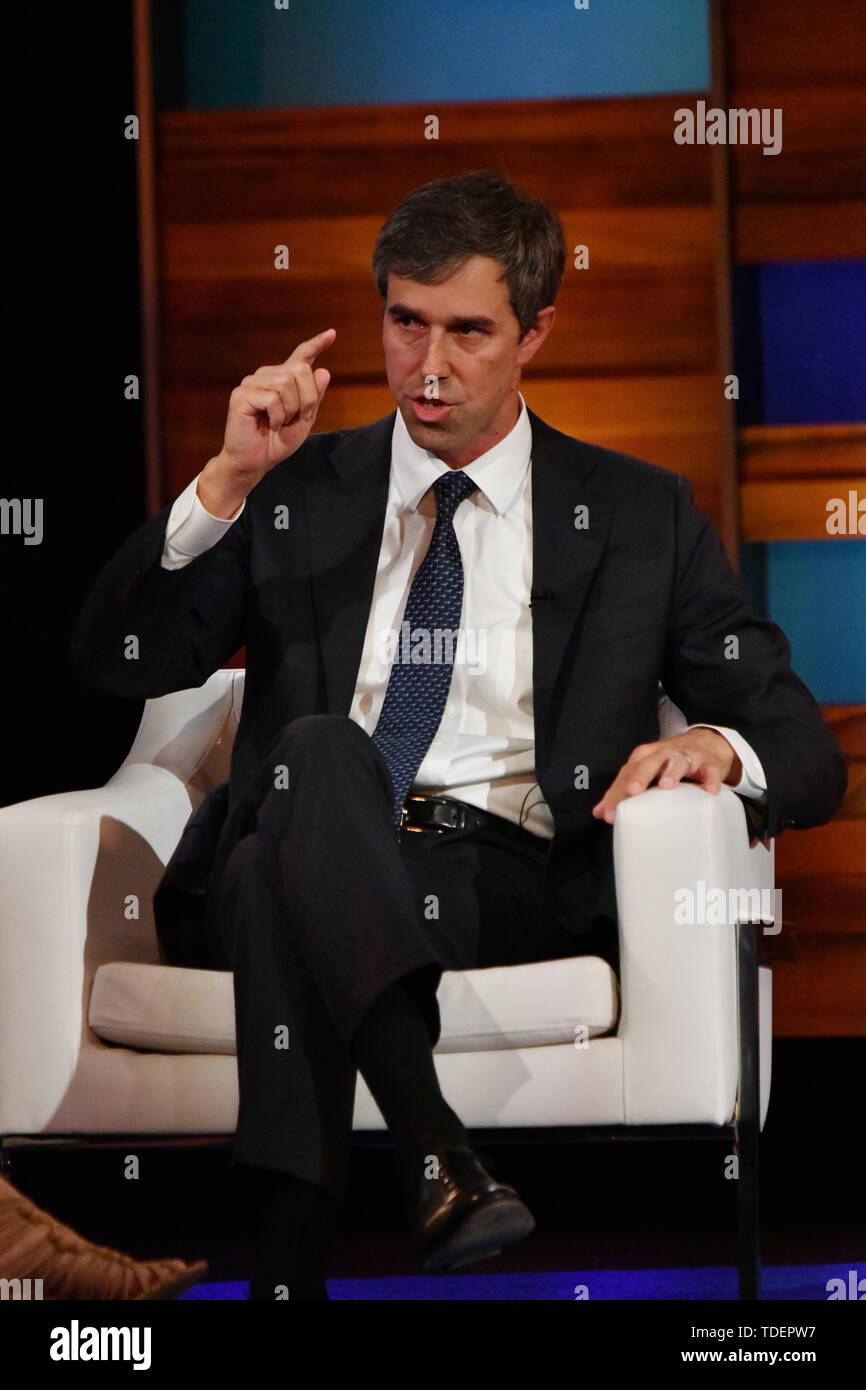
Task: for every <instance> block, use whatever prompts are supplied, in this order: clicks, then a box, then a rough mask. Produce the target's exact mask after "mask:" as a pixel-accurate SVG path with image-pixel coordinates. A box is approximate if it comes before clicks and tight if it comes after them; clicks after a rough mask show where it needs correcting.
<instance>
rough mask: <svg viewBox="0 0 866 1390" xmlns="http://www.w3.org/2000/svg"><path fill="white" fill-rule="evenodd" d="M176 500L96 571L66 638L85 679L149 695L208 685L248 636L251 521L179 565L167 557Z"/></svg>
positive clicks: (242, 518)
mask: <svg viewBox="0 0 866 1390" xmlns="http://www.w3.org/2000/svg"><path fill="white" fill-rule="evenodd" d="M171 505H172V504H169V505H168V506H166V507H164V508H163V509H162V511H160V512H158V513H157V514H156V516H154V517H153V518H152V519H151V520H150V521H148V522H145V524H144V525H143V526H141V527H140V528H139V529H138V530H137V531H135V532H133V534H132V535H131V536H129V537H128V538H127V540H126V541H125V542H124V543H123V545H122V546H121V547H120V550H119V551H118V552H117V554H116V555H115V556H114V557H113V559H111V560H110V561H109V562H108V564H107V565H105V567H104V568H103V570H102V571H101V573H100V574H99V575H98V577H97V579H96V581H95V583H94V585H93V587H92V589H91V590H90V593H89V594H88V595H87V598H86V599H85V602H84V605H83V607H82V610H81V613H80V614H79V617H78V620H77V622H76V624H75V627H74V628H73V630H72V635H71V638H70V643H69V653H70V659H71V661H72V665H73V667H74V669H75V671H76V673H77V674H78V676H79V677H80V679H81V680H82V681H84V682H85V683H86V684H88V685H93V686H96V687H97V688H98V689H100V690H106V691H108V692H109V693H110V694H115V695H128V696H131V697H134V698H137V699H153V698H155V697H156V696H159V695H168V694H170V693H171V692H172V691H174V690H186V689H189V688H191V687H194V686H200V685H203V684H204V682H205V681H206V680H207V679H208V677H209V676H211V675H212V674H213V672H214V671H216V670H218V668H219V667H220V666H224V665H225V664H226V662H228V661H229V660H230V659H231V657H232V656H233V655H234V653H235V652H236V651H237V650H238V648H240V647H242V646H243V644H244V641H245V635H244V634H245V614H246V603H247V589H248V576H249V548H250V522H249V508H248V507H245V508H244V509H243V511H242V512H241V514H240V515H239V516H238V517H237V519H236V520H235V521H234V522H233V523H232V525H231V527H229V529H228V530H227V531H226V533H225V535H224V536H223V537H222V539H220V540H219V541H217V543H216V544H215V545H213V546H212V547H211V548H210V549H208V550H207V551H205V552H204V553H203V554H201V555H198V556H196V557H195V558H194V559H192V560H190V562H189V563H188V564H185V565H184V566H183V567H182V568H180V569H176V570H170V569H165V568H163V566H162V564H161V558H162V553H163V544H164V540H165V534H166V527H167V525H168V519H169V513H170V512H171Z"/></svg>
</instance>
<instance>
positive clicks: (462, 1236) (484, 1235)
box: [422, 1197, 535, 1274]
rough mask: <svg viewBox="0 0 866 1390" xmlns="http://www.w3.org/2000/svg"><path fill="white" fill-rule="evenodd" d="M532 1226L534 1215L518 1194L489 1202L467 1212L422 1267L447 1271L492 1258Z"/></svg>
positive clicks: (436, 1271) (441, 1272)
mask: <svg viewBox="0 0 866 1390" xmlns="http://www.w3.org/2000/svg"><path fill="white" fill-rule="evenodd" d="M533 1230H535V1218H534V1217H533V1215H532V1213H531V1212H530V1211H529V1210H528V1209H527V1208H526V1207H525V1206H524V1205H523V1203H522V1202H521V1201H520V1199H519V1198H517V1197H514V1198H511V1199H508V1200H505V1201H502V1202H487V1203H485V1204H483V1205H482V1206H480V1207H477V1208H476V1209H475V1210H470V1211H469V1212H468V1213H467V1215H466V1218H465V1220H464V1221H463V1223H462V1225H460V1226H459V1227H458V1229H457V1230H456V1231H454V1232H453V1233H452V1234H451V1235H450V1236H449V1237H448V1239H447V1240H446V1241H445V1243H444V1244H443V1245H440V1246H438V1247H437V1249H436V1250H434V1251H432V1253H431V1254H429V1255H428V1256H427V1258H426V1259H425V1260H424V1262H423V1265H422V1268H423V1269H424V1271H425V1273H427V1274H445V1273H447V1272H448V1270H451V1269H459V1268H461V1267H462V1266H463V1265H468V1264H475V1262H476V1261H478V1260H489V1259H490V1258H491V1257H492V1256H493V1255H498V1254H499V1253H500V1251H501V1250H502V1249H503V1247H504V1246H506V1245H513V1244H514V1243H515V1241H518V1240H523V1237H524V1236H528V1235H529V1233H530V1231H533Z"/></svg>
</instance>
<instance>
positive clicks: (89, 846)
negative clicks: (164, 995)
mask: <svg viewBox="0 0 866 1390" xmlns="http://www.w3.org/2000/svg"><path fill="white" fill-rule="evenodd" d="M190 810H191V802H190V795H189V792H188V791H187V788H186V786H185V784H184V783H183V782H182V781H181V780H180V779H179V778H178V777H177V776H175V774H174V773H173V772H170V771H169V770H168V769H166V768H161V767H153V766H148V765H147V764H143V763H135V764H131V765H124V767H122V768H121V769H120V771H119V772H117V773H116V774H115V776H114V777H113V778H112V779H111V780H110V781H109V782H108V783H107V784H106V786H104V787H99V788H94V789H92V790H87V791H74V792H61V793H60V794H58V795H54V796H43V797H36V798H34V799H33V800H30V801H23V802H20V803H19V804H18V805H14V806H6V807H3V808H0V1134H10V1133H16V1132H20V1133H27V1134H33V1133H38V1132H39V1131H40V1130H41V1129H42V1128H43V1127H44V1126H45V1124H46V1123H47V1121H48V1120H49V1119H50V1117H51V1115H52V1114H53V1113H54V1111H55V1110H56V1108H57V1106H58V1104H59V1103H60V1101H61V1100H62V1098H63V1094H64V1091H65V1090H66V1087H67V1085H68V1083H69V1081H70V1078H71V1077H72V1075H73V1073H74V1071H75V1068H76V1065H77V1062H78V1055H79V1051H80V1048H81V1045H82V1042H83V1041H84V1040H87V1039H89V1036H90V1035H89V1030H88V1028H87V1022H86V1019H87V1000H88V996H89V991H90V982H91V979H92V977H93V973H94V971H95V970H96V968H97V966H98V965H100V964H102V963H103V962H104V961H110V960H140V961H148V962H154V961H156V960H157V959H158V951H157V942H156V934H155V931H154V927H153V914H152V894H153V890H154V889H155V887H156V884H157V882H158V880H159V878H160V876H161V874H162V870H163V867H164V865H165V863H166V862H167V860H168V858H169V857H170V855H171V853H172V851H173V849H174V847H175V845H176V844H177V841H178V839H179V838H180V835H181V833H182V830H183V827H184V825H185V824H186V822H187V820H188V819H189V815H190ZM130 895H135V897H136V898H137V899H138V907H137V912H138V915H137V917H136V916H135V915H132V914H133V913H134V907H132V906H131V905H130Z"/></svg>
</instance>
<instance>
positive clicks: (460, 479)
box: [372, 469, 476, 826]
mask: <svg viewBox="0 0 866 1390" xmlns="http://www.w3.org/2000/svg"><path fill="white" fill-rule="evenodd" d="M475 487H476V484H475V483H473V481H472V479H471V478H470V477H468V476H467V474H466V473H464V472H463V471H462V469H455V470H454V471H453V472H449V473H443V474H442V476H441V478H437V479H436V482H435V483H434V484H433V491H434V492H435V494H436V525H435V527H434V528H433V535H432V536H431V538H430V546H429V549H428V551H427V554H426V555H425V556H424V559H423V560H422V561H421V564H420V565H419V566H418V569H417V571H416V574H415V578H414V579H413V580H412V587H411V588H410V590H409V596H408V598H407V600H406V609H405V612H404V614H403V625H402V627H401V632H400V634H399V635H398V641H397V650H396V653H395V655H394V664H393V665H392V667H391V675H390V677H389V680H388V689H387V690H386V691H385V700H384V703H383V705H382V712H381V714H380V715H379V722H378V723H377V725H376V727H375V729H374V730H373V734H372V738H373V742H374V743H375V744H376V745H377V746H378V747H379V749H380V750H381V752H382V754H383V756H384V758H385V761H386V763H387V764H388V768H389V771H390V773H391V778H392V781H393V783H394V824H395V825H398V826H399V824H400V813H401V811H402V809H403V802H404V801H405V800H406V794H407V792H408V791H409V788H410V786H411V785H412V782H413V781H414V779H415V776H416V774H417V772H418V769H419V767H420V766H421V764H422V762H423V761H424V757H425V754H426V753H427V750H428V748H429V747H430V744H431V743H432V742H433V739H434V738H435V737H436V730H437V729H438V728H439V725H440V723H441V722H442V714H443V712H444V709H445V701H446V700H447V698H448V691H449V688H450V686H451V677H452V675H453V672H454V661H453V658H454V651H455V649H456V647H457V629H458V628H459V626H460V613H461V609H462V606H463V562H462V560H461V558H460V547H459V546H458V544H457V534H456V532H455V530H454V513H455V512H456V510H457V508H458V506H459V505H460V503H461V502H462V501H463V499H464V497H468V496H469V494H470V493H471V492H474V491H475ZM407 624H408V635H409V638H410V642H409V643H408V644H405V643H404V642H403V640H402V634H403V633H404V632H406V631H407ZM437 630H438V631H439V632H440V634H444V640H443V638H442V636H441V635H440V638H439V640H438V642H437V641H436V636H435V634H436V632H437ZM449 636H450V640H449ZM407 656H408V658H409V659H408V660H407V659H406V658H407Z"/></svg>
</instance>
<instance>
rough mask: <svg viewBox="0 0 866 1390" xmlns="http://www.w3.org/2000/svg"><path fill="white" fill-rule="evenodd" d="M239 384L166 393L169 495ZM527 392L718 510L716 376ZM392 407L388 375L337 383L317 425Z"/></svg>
mask: <svg viewBox="0 0 866 1390" xmlns="http://www.w3.org/2000/svg"><path fill="white" fill-rule="evenodd" d="M236 384H237V383H236V382H231V383H226V385H225V387H224V388H220V389H207V390H202V389H195V390H185V389H182V388H181V389H178V388H173V389H171V390H169V391H167V392H166V393H165V421H166V435H167V438H168V439H169V440H170V441H171V449H170V487H169V491H168V494H167V496H166V498H165V500H166V501H168V500H169V498H170V497H173V496H176V495H177V494H178V492H180V491H181V490H182V489H183V488H184V487H185V486H186V484H187V483H188V482H189V480H190V478H192V477H194V476H195V474H196V473H197V472H198V471H199V469H200V468H202V467H203V466H204V464H205V463H206V462H207V460H208V458H210V457H211V456H212V455H213V454H215V453H217V452H218V450H219V448H220V444H221V442H222V435H223V429H224V426H225V415H226V409H227V406H228V397H229V394H230V392H231V390H232V388H233V386H234V385H236ZM523 393H524V397H525V399H526V401H527V404H528V405H529V406H530V408H531V409H533V410H535V411H536V413H537V414H539V415H540V416H541V417H542V419H544V420H546V421H547V422H548V423H549V424H551V425H553V426H554V428H555V429H560V430H562V431H563V432H564V433H566V434H570V435H573V436H574V437H575V438H578V439H583V440H586V441H587V442H590V443H594V444H601V445H603V446H604V447H606V448H610V449H617V450H620V451H621V452H623V453H628V454H632V455H634V456H636V457H638V458H644V459H647V460H648V462H650V463H656V464H658V465H659V466H660V467H663V468H671V469H673V470H674V471H676V472H681V473H684V474H686V475H687V476H688V477H689V478H691V479H692V482H693V484H694V488H695V498H696V501H697V503H698V505H699V506H700V507H702V508H704V509H705V510H707V511H708V512H709V513H710V514H711V515H713V514H714V513H715V511H716V509H717V507H718V505H719V494H718V435H717V433H716V431H715V430H714V428H713V416H712V412H713V409H714V408H717V402H716V396H717V394H718V392H717V389H716V380H715V377H714V376H711V375H709V374H707V375H705V376H691V377H681V376H670V377H666V376H663V377H614V378H604V377H589V378H544V377H542V378H534V379H532V380H527V381H525V382H524V384H523ZM393 409H394V398H393V396H392V395H391V392H390V390H389V389H388V387H387V385H386V384H385V383H384V382H379V383H377V384H368V383H361V384H349V385H341V384H337V383H336V382H332V384H331V385H330V386H329V388H328V391H327V393H326V395H325V399H324V402H323V403H322V407H321V409H320V411H319V414H318V417H317V419H316V429H317V431H319V432H321V431H324V430H329V429H352V428H354V427H356V426H358V425H366V424H371V423H372V422H373V421H374V420H378V419H381V417H382V416H384V415H388V414H390V412H391V411H392V410H393Z"/></svg>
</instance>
